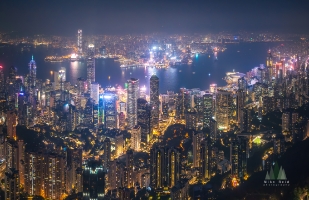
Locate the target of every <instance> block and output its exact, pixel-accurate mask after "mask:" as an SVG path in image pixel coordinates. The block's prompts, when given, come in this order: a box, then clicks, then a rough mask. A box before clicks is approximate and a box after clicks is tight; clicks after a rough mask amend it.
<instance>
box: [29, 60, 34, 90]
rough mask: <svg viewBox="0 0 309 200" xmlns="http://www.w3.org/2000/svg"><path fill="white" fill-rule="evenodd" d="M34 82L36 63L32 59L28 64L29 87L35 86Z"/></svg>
mask: <svg viewBox="0 0 309 200" xmlns="http://www.w3.org/2000/svg"><path fill="white" fill-rule="evenodd" d="M35 81H36V62H35V61H34V59H33V55H32V58H31V60H30V62H29V86H30V87H32V86H35Z"/></svg>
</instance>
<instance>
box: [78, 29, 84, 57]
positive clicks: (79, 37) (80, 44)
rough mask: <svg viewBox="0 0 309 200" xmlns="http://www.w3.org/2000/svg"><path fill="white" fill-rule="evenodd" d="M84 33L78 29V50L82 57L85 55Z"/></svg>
mask: <svg viewBox="0 0 309 200" xmlns="http://www.w3.org/2000/svg"><path fill="white" fill-rule="evenodd" d="M82 39H83V31H82V29H78V31H77V48H78V55H79V56H81V55H82V54H83V40H82Z"/></svg>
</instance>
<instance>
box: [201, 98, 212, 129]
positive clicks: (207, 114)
mask: <svg viewBox="0 0 309 200" xmlns="http://www.w3.org/2000/svg"><path fill="white" fill-rule="evenodd" d="M212 110H213V96H212V94H211V93H206V94H204V96H203V128H210V120H211V119H212V116H213V112H212Z"/></svg>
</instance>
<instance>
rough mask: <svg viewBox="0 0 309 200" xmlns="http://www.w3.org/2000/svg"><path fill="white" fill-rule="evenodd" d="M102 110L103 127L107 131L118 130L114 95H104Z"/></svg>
mask: <svg viewBox="0 0 309 200" xmlns="http://www.w3.org/2000/svg"><path fill="white" fill-rule="evenodd" d="M102 98H103V110H104V127H105V128H109V129H115V128H118V127H119V125H118V114H117V107H116V100H117V99H116V95H115V94H113V93H104V95H103V96H102Z"/></svg>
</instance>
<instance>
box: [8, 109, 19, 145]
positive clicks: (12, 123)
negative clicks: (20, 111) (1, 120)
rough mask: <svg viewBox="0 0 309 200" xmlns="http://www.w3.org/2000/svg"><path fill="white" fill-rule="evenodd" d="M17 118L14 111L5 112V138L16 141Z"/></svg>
mask: <svg viewBox="0 0 309 200" xmlns="http://www.w3.org/2000/svg"><path fill="white" fill-rule="evenodd" d="M16 126H17V116H16V113H15V111H8V112H7V136H8V138H10V139H13V140H16Z"/></svg>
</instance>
